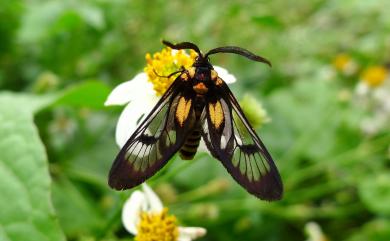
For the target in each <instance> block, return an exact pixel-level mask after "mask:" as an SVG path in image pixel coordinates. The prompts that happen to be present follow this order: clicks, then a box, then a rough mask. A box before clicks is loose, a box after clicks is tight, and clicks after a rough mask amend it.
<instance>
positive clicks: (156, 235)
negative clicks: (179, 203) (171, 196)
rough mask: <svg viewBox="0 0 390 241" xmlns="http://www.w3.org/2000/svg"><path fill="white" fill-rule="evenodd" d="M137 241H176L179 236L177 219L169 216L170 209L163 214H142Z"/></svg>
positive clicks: (164, 210)
mask: <svg viewBox="0 0 390 241" xmlns="http://www.w3.org/2000/svg"><path fill="white" fill-rule="evenodd" d="M137 231H138V233H137V235H136V236H135V241H157V240H158V241H160V240H161V241H176V240H177V238H178V236H179V228H178V226H177V220H176V217H175V216H173V215H168V209H167V208H164V209H163V211H162V212H161V213H147V212H143V213H141V221H140V222H139V224H138V229H137Z"/></svg>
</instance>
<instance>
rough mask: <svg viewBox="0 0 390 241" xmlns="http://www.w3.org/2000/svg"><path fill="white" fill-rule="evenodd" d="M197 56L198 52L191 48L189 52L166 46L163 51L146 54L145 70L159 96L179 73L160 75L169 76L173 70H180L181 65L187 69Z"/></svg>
mask: <svg viewBox="0 0 390 241" xmlns="http://www.w3.org/2000/svg"><path fill="white" fill-rule="evenodd" d="M196 56H197V54H196V52H195V51H193V50H190V54H187V53H186V52H185V51H184V50H178V51H176V50H174V51H173V50H172V49H171V48H168V47H167V48H164V49H163V50H162V51H161V52H157V53H154V54H153V56H152V55H151V54H149V53H147V54H146V56H145V59H146V67H145V68H144V71H145V73H146V74H147V76H148V80H149V81H150V82H151V83H152V84H153V89H154V90H155V91H156V93H157V95H158V96H161V95H163V94H164V93H165V91H166V90H167V89H168V87H169V86H170V85H171V84H172V82H173V81H174V80H175V78H176V77H177V76H178V75H179V74H177V75H173V76H171V77H170V78H166V77H160V76H169V75H170V74H172V73H173V72H175V71H178V70H180V69H181V67H184V68H185V69H188V68H190V67H191V66H192V64H193V63H194V61H195V58H196Z"/></svg>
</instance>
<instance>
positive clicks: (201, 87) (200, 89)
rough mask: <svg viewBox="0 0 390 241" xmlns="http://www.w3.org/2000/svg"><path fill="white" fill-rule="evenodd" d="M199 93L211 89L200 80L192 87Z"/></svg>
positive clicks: (202, 93)
mask: <svg viewBox="0 0 390 241" xmlns="http://www.w3.org/2000/svg"><path fill="white" fill-rule="evenodd" d="M192 88H193V89H194V90H195V92H196V93H197V94H201V95H204V94H206V93H207V91H208V90H209V89H208V88H207V87H206V85H205V84H204V83H203V82H199V83H197V84H196V85H194V86H193V87H192Z"/></svg>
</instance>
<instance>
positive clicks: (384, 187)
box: [359, 173, 390, 216]
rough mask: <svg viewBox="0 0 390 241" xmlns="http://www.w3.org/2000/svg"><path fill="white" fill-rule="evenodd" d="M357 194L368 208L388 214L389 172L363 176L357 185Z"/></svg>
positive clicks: (389, 214) (389, 208) (389, 195)
mask: <svg viewBox="0 0 390 241" xmlns="http://www.w3.org/2000/svg"><path fill="white" fill-rule="evenodd" d="M359 194H360V196H361V198H362V201H363V203H364V204H365V205H366V206H367V207H368V209H369V210H371V211H372V212H375V213H378V214H380V215H387V216H390V206H389V203H390V174H388V173H382V174H379V175H378V174H377V175H375V176H369V177H367V178H365V179H364V180H363V181H362V183H361V184H360V185H359Z"/></svg>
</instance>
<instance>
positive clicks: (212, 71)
mask: <svg viewBox="0 0 390 241" xmlns="http://www.w3.org/2000/svg"><path fill="white" fill-rule="evenodd" d="M210 75H211V79H212V80H214V81H216V80H217V78H218V73H217V71H215V70H213V69H212V70H211V72H210Z"/></svg>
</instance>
